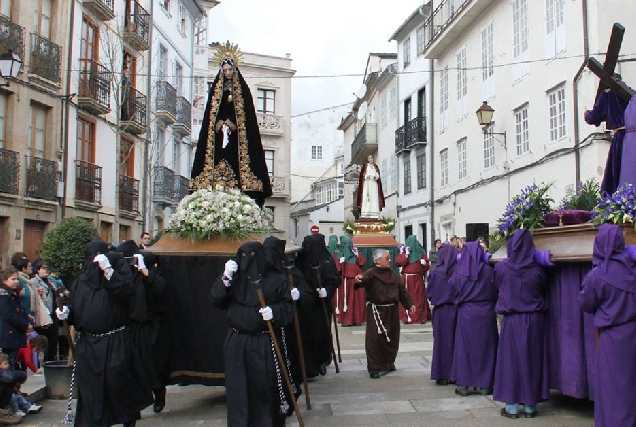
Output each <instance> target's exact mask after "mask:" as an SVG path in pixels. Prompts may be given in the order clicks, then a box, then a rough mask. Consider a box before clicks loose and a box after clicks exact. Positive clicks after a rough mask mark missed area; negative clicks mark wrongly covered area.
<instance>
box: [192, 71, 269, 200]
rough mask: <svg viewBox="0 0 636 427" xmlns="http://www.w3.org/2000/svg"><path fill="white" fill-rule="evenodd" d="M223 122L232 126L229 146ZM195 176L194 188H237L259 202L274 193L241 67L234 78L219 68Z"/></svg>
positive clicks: (202, 136)
mask: <svg viewBox="0 0 636 427" xmlns="http://www.w3.org/2000/svg"><path fill="white" fill-rule="evenodd" d="M223 123H226V124H227V125H228V126H229V127H230V130H231V133H230V136H229V144H227V146H226V147H225V148H223V130H222V125H223ZM191 176H192V178H191V181H190V189H191V190H199V189H204V188H212V189H220V188H226V189H227V188H237V189H239V190H241V191H243V192H244V193H245V194H247V195H248V196H250V197H251V198H252V199H254V200H255V201H256V202H257V203H258V204H259V206H263V203H264V201H265V199H266V198H267V197H269V196H271V195H272V187H271V182H270V178H269V174H268V171H267V165H266V163H265V154H264V152H263V145H262V142H261V135H260V132H259V128H258V121H257V119H256V112H255V110H254V101H253V99H252V94H251V92H250V89H249V86H248V85H247V83H246V82H245V80H244V79H243V76H242V75H241V73H240V71H239V70H238V68H235V69H234V75H233V77H232V79H231V80H230V81H228V80H227V79H226V78H225V76H224V75H223V72H222V71H221V70H219V73H218V74H217V76H216V78H215V79H214V83H213V84H212V87H211V88H210V92H209V95H208V101H207V104H206V107H205V113H204V115H203V122H202V124H201V132H200V133H199V140H198V143H197V149H196V152H195V155H194V163H193V165H192V175H191Z"/></svg>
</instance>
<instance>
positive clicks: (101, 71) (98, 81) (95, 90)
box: [77, 59, 112, 115]
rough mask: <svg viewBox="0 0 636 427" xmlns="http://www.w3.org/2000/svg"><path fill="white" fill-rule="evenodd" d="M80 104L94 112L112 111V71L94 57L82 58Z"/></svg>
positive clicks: (78, 100) (78, 96) (78, 101)
mask: <svg viewBox="0 0 636 427" xmlns="http://www.w3.org/2000/svg"><path fill="white" fill-rule="evenodd" d="M79 61H80V70H79V90H78V94H77V103H78V105H79V106H80V107H81V108H83V109H85V110H87V111H89V112H91V113H93V114H97V115H100V114H106V113H108V112H110V80H111V77H112V73H111V72H110V71H109V70H108V69H107V68H106V67H104V66H103V65H101V64H100V63H99V62H97V61H95V60H94V59H80V60H79Z"/></svg>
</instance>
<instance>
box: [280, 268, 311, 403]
mask: <svg viewBox="0 0 636 427" xmlns="http://www.w3.org/2000/svg"><path fill="white" fill-rule="evenodd" d="M285 268H287V281H288V282H289V290H292V289H294V275H293V273H292V266H291V265H290V266H285ZM294 304H295V303H294ZM294 329H296V344H297V345H298V359H299V360H300V373H301V375H302V377H303V387H304V389H305V405H306V406H307V409H308V410H310V411H311V400H310V399H309V386H308V385H307V371H306V370H305V352H304V350H303V340H302V337H301V335H300V322H299V321H298V312H297V311H296V310H294Z"/></svg>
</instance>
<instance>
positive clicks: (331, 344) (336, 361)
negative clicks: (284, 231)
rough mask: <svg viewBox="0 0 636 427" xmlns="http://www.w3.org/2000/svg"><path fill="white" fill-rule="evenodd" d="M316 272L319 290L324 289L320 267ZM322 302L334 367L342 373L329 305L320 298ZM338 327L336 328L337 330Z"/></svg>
mask: <svg viewBox="0 0 636 427" xmlns="http://www.w3.org/2000/svg"><path fill="white" fill-rule="evenodd" d="M313 269H314V270H316V277H317V278H318V288H319V289H322V279H321V278H320V271H319V270H318V266H316V267H313ZM320 300H321V301H322V311H323V312H324V313H325V322H327V329H329V347H330V348H331V357H332V359H333V365H334V366H335V367H336V374H339V373H340V367H339V366H338V360H337V358H336V350H335V349H334V348H333V334H332V333H331V327H329V314H327V304H326V303H325V299H324V298H320ZM337 328H338V327H337V326H336V329H337Z"/></svg>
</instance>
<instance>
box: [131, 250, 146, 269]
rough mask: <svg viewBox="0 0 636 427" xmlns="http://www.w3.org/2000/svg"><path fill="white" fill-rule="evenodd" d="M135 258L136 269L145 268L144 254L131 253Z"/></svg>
mask: <svg viewBox="0 0 636 427" xmlns="http://www.w3.org/2000/svg"><path fill="white" fill-rule="evenodd" d="M133 256H134V257H135V258H137V269H138V270H143V269H147V268H148V267H146V263H145V262H144V256H143V255H142V254H135V255H133Z"/></svg>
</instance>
